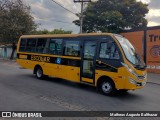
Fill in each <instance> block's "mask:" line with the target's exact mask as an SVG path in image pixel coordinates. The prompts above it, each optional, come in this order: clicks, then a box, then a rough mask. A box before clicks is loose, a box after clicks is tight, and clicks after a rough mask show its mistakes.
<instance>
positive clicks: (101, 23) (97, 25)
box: [73, 0, 148, 33]
mask: <svg viewBox="0 0 160 120" xmlns="http://www.w3.org/2000/svg"><path fill="white" fill-rule="evenodd" d="M147 7H148V5H147V4H143V3H142V2H137V1H136V0H98V1H97V2H91V3H89V4H88V6H87V8H86V10H85V11H84V21H83V31H84V32H96V31H101V32H114V33H119V32H121V31H123V30H125V29H126V28H131V29H132V28H139V27H144V26H146V25H147V20H146V19H145V18H144V17H145V14H147V13H148V8H147ZM73 22H74V23H75V24H76V25H78V26H79V20H75V21H73ZM140 23H141V24H140Z"/></svg>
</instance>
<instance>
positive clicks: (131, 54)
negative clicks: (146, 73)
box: [115, 35, 145, 69]
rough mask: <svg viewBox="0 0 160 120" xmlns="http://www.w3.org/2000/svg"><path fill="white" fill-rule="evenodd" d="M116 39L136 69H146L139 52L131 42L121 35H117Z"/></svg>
mask: <svg viewBox="0 0 160 120" xmlns="http://www.w3.org/2000/svg"><path fill="white" fill-rule="evenodd" d="M115 37H116V39H117V40H118V42H119V43H120V45H121V46H122V49H123V51H124V54H125V56H126V58H127V59H128V61H129V62H131V63H132V64H133V65H134V67H136V68H138V69H144V68H145V63H144V62H143V60H142V59H141V58H140V56H139V54H138V52H137V50H136V49H135V48H134V47H133V45H132V44H131V43H130V42H129V40H127V39H126V38H124V37H122V36H120V35H115Z"/></svg>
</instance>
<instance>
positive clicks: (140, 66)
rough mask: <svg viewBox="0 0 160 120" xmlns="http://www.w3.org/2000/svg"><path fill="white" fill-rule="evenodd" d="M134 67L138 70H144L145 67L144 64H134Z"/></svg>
mask: <svg viewBox="0 0 160 120" xmlns="http://www.w3.org/2000/svg"><path fill="white" fill-rule="evenodd" d="M135 68H137V69H138V70H144V69H145V68H146V66H143V65H135Z"/></svg>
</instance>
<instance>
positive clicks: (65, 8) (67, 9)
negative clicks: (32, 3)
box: [52, 0, 77, 16]
mask: <svg viewBox="0 0 160 120" xmlns="http://www.w3.org/2000/svg"><path fill="white" fill-rule="evenodd" d="M52 1H53V2H54V3H56V4H57V5H59V6H60V7H62V8H63V9H65V10H67V11H68V12H70V13H72V14H74V15H76V13H74V12H72V11H71V10H69V9H67V8H65V7H64V6H62V5H61V4H60V3H58V2H56V1H55V0H52ZM76 16H77V15H76Z"/></svg>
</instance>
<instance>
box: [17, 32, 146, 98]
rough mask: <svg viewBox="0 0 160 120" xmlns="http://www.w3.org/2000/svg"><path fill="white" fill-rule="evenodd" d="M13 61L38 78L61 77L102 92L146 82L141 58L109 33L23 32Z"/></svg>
mask: <svg viewBox="0 0 160 120" xmlns="http://www.w3.org/2000/svg"><path fill="white" fill-rule="evenodd" d="M17 62H18V63H19V64H20V65H21V66H22V67H24V68H27V69H32V70H33V73H34V74H35V75H36V77H37V78H38V79H44V78H45V77H46V76H52V77H56V78H62V79H66V80H69V81H73V82H77V83H84V84H88V85H92V86H95V87H97V89H98V90H99V91H101V92H102V93H103V94H105V95H112V94H114V93H115V92H116V91H117V90H124V91H127V90H135V89H139V88H143V87H144V86H145V84H146V80H147V73H146V68H145V64H144V62H143V60H142V59H141V58H140V56H139V54H138V53H137V51H136V49H135V48H134V47H133V45H132V44H131V43H130V42H129V41H128V40H127V39H126V38H124V37H122V36H120V35H117V34H112V33H90V34H67V35H23V36H21V37H20V39H19V42H18V46H17Z"/></svg>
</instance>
